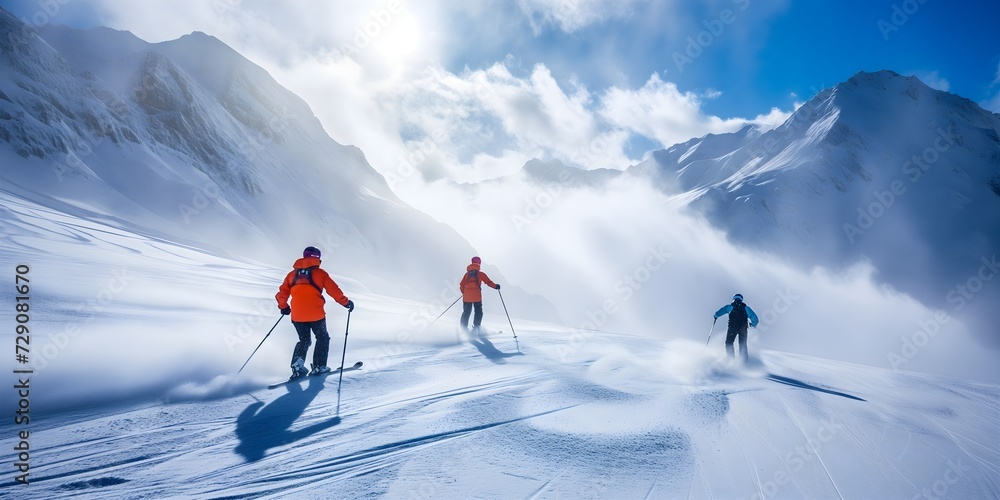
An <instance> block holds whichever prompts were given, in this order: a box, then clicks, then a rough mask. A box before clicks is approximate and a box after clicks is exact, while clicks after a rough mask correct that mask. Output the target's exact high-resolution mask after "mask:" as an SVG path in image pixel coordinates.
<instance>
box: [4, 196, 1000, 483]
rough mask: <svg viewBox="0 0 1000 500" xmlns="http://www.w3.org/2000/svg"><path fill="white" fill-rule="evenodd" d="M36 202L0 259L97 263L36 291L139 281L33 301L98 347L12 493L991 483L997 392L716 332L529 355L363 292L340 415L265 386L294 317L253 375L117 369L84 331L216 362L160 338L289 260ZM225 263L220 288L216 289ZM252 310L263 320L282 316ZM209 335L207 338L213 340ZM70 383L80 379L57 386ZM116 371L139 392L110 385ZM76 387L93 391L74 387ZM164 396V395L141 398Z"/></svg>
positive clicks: (41, 418) (224, 321)
mask: <svg viewBox="0 0 1000 500" xmlns="http://www.w3.org/2000/svg"><path fill="white" fill-rule="evenodd" d="M0 195H2V193H0ZM25 206H27V205H25ZM24 210H27V209H21V211H19V212H18V214H19V215H18V216H17V217H12V218H10V219H4V222H3V224H21V223H23V224H21V225H20V226H19V227H20V229H18V231H19V235H20V236H18V240H17V241H18V242H20V243H18V244H17V245H15V246H13V247H11V249H12V250H13V251H14V252H13V253H6V254H4V255H3V256H0V260H4V259H6V260H10V259H13V258H19V257H20V256H23V255H29V254H31V253H32V252H33V250H32V248H36V247H37V246H38V244H37V243H36V241H41V240H46V242H47V243H46V244H47V245H51V244H66V245H73V248H74V249H75V256H76V257H75V258H76V259H77V260H79V261H81V262H88V263H90V264H91V265H88V266H82V267H80V268H79V269H77V270H76V271H75V274H71V275H62V276H56V275H55V274H52V271H51V269H59V267H57V266H55V265H54V264H53V263H52V262H49V261H48V260H46V257H45V256H44V255H34V256H33V257H32V262H33V268H34V270H33V273H36V274H34V275H33V276H34V277H35V278H37V280H38V282H41V283H46V282H48V283H55V282H60V281H59V280H62V282H67V281H68V282H70V283H71V284H72V285H71V286H72V287H76V288H80V289H87V290H89V289H94V290H100V289H101V288H100V287H101V286H104V284H105V283H106V282H107V279H108V276H109V273H108V270H109V269H114V267H115V266H119V265H121V266H127V268H128V269H129V273H130V274H132V275H134V276H135V278H134V284H130V285H129V287H128V289H127V290H126V291H125V292H124V293H122V294H121V295H120V296H115V297H114V299H113V300H112V301H111V302H110V303H109V304H107V306H106V311H103V312H102V313H101V314H95V315H94V318H93V319H91V320H87V321H92V323H87V322H83V321H81V320H80V319H79V315H74V314H73V313H72V312H70V310H71V309H72V305H73V304H74V303H80V302H83V300H84V299H85V298H81V297H79V296H73V295H72V294H69V295H66V296H62V295H58V293H57V292H55V291H47V290H44V289H41V291H43V292H45V294H44V295H42V294H35V296H34V298H35V299H36V300H37V302H35V303H34V304H41V303H45V304H48V305H49V307H50V308H51V312H48V313H47V314H46V315H44V316H38V317H37V318H38V321H39V324H41V325H44V326H45V328H47V329H49V330H51V331H59V330H60V329H61V328H62V327H63V325H64V324H65V323H66V322H73V321H78V322H80V324H81V325H82V326H83V327H85V328H89V329H88V330H85V333H83V334H82V335H85V336H86V338H88V340H89V341H88V342H80V341H74V342H71V343H70V345H68V346H67V347H66V348H65V350H64V351H60V353H59V356H58V358H57V359H54V360H53V362H52V367H51V368H48V369H46V370H39V372H38V373H37V380H36V379H33V381H32V383H33V385H32V387H33V389H35V390H37V391H38V392H37V394H38V395H40V396H39V397H42V396H46V395H50V394H53V393H56V391H62V392H59V393H58V395H63V394H65V395H67V396H72V397H73V399H71V400H70V403H67V404H66V405H65V406H63V407H61V408H60V409H59V411H53V412H42V413H37V414H34V415H33V418H32V428H31V436H32V454H31V457H32V463H31V467H32V468H31V484H30V486H27V487H22V486H19V485H15V484H13V482H12V478H8V479H7V482H5V483H3V484H0V496H3V497H16V498H26V497H27V498H67V497H78V496H84V497H115V498H135V497H168V496H171V497H220V498H226V497H238V498H256V497H275V498H287V497H307V498H329V497H331V496H333V497H337V498H366V497H386V498H414V497H416V498H484V497H485V498H498V497H499V498H564V497H570V498H679V497H687V498H751V497H756V498H802V497H811V498H836V497H841V498H897V497H913V496H915V495H921V494H923V492H925V491H931V492H934V493H935V494H937V493H939V492H940V491H941V490H945V491H944V493H943V494H939V495H938V496H946V497H952V498H979V497H996V496H997V493H998V492H1000V479H998V478H1000V469H998V466H997V464H998V463H1000V440H998V439H997V437H998V436H997V429H998V428H1000V404H998V403H997V401H998V400H1000V388H998V387H996V386H991V385H988V384H977V383H970V382H964V381H961V380H956V379H948V378H944V377H935V376H929V375H919V374H913V373H902V372H892V371H888V370H884V369H878V368H871V367H865V366H860V365H852V364H848V363H840V362H834V361H828V360H822V359H818V358H811V357H807V356H801V355H793V354H786V353H778V352H764V353H762V354H761V358H760V360H759V361H756V360H755V362H754V364H753V365H752V366H751V367H750V368H748V369H741V368H734V367H731V366H729V365H728V364H727V363H726V362H725V361H724V360H721V359H720V358H718V357H716V356H718V355H721V352H719V351H721V345H720V344H718V343H717V344H714V345H713V346H712V350H710V351H708V352H707V353H706V350H705V349H704V346H703V345H701V344H698V345H695V344H692V343H688V342H684V341H662V340H655V339H648V338H643V337H641V336H635V335H622V334H611V333H600V332H590V333H589V335H588V336H587V337H585V341H583V342H580V341H579V336H578V333H579V332H575V331H573V330H571V329H568V328H563V327H559V326H557V325H536V326H537V327H536V328H521V327H519V328H518V332H519V335H518V338H519V340H520V345H521V349H520V351H521V352H520V353H518V352H516V351H515V348H514V342H513V338H512V337H511V336H510V335H509V334H492V335H489V336H487V337H485V338H479V339H470V338H461V337H459V336H456V335H452V334H450V333H442V332H441V331H428V332H424V336H426V338H423V337H419V336H411V337H410V340H408V341H400V340H399V339H398V337H396V336H395V334H394V333H391V332H389V333H387V332H385V331H384V328H386V326H385V324H383V323H379V322H377V321H370V320H371V318H370V317H366V316H378V317H385V316H392V315H395V316H396V317H399V318H407V317H409V316H410V314H412V308H413V307H414V305H413V304H412V303H409V302H405V301H400V300H398V299H394V298H391V297H381V296H378V295H374V294H370V293H369V294H357V295H355V296H356V297H360V298H361V300H360V301H359V303H364V304H366V307H371V309H359V310H358V311H357V313H356V317H357V322H353V321H352V323H351V326H352V330H351V339H352V340H351V344H350V347H349V349H348V351H349V352H348V362H353V361H357V360H362V361H364V362H365V364H364V366H363V367H362V368H361V369H360V370H356V371H352V372H348V373H345V374H344V377H343V387H342V405H341V407H340V408H341V411H340V414H339V415H338V414H337V404H336V401H337V391H336V378H331V377H325V378H315V379H308V380H306V381H303V382H301V383H296V384H289V385H287V386H284V387H282V388H278V389H276V390H268V389H266V387H265V386H266V385H267V379H268V378H269V377H277V376H278V375H275V374H276V373H279V372H280V371H281V370H284V369H285V368H284V366H285V364H286V363H287V355H288V351H287V349H290V347H291V344H290V342H291V343H293V342H294V339H293V336H292V335H291V333H290V330H289V328H290V327H289V325H287V324H285V325H282V326H283V327H285V330H284V333H281V332H279V333H278V334H277V335H276V339H275V340H273V341H270V342H271V343H269V344H268V345H267V346H265V347H264V348H262V349H261V352H260V353H258V355H257V357H256V358H254V359H253V362H252V363H251V364H250V365H248V367H247V370H246V371H245V372H244V374H243V376H242V377H239V378H237V377H233V376H232V375H218V371H215V372H212V371H205V372H204V373H199V372H197V371H195V372H194V373H182V372H178V371H177V370H178V368H177V366H179V365H161V367H164V366H165V367H166V368H167V369H168V370H174V371H173V372H171V374H172V375H173V376H174V377H176V379H174V380H173V381H172V382H171V381H164V380H162V379H163V375H157V374H153V375H150V377H152V378H154V379H160V380H159V381H156V382H155V383H152V382H149V381H148V380H126V377H125V375H129V374H134V375H136V376H138V375H142V374H141V373H135V372H134V369H133V366H121V363H122V361H123V360H122V358H121V357H114V356H112V357H110V358H108V359H113V360H114V361H115V362H114V363H111V364H109V363H108V361H106V359H105V358H103V357H98V358H95V357H94V356H95V354H99V353H95V352H94V351H92V350H90V349H91V347H90V346H92V345H103V343H105V342H107V341H128V342H132V343H136V342H137V340H136V339H134V337H135V335H134V332H135V331H140V332H141V334H142V335H141V336H140V337H139V338H140V339H141V340H140V341H138V342H141V343H140V344H135V345H136V346H139V347H142V346H144V345H146V344H149V343H151V342H153V344H152V345H153V348H154V349H156V350H157V351H156V352H154V353H152V354H146V353H144V352H143V351H134V350H130V351H127V352H129V353H130V355H131V354H145V356H146V357H143V358H137V359H136V360H133V361H130V362H132V363H136V364H137V365H136V366H142V365H141V363H144V362H149V360H157V362H160V363H169V362H170V361H169V360H173V359H179V360H183V361H190V362H191V364H197V363H199V362H201V363H205V362H207V363H209V364H211V365H218V364H219V363H218V362H219V361H220V359H217V358H206V359H207V361H205V360H202V359H201V358H198V357H197V356H192V354H190V353H189V352H188V351H183V350H177V351H176V352H175V351H171V350H169V349H176V346H177V345H184V344H186V343H193V344H198V345H201V346H202V348H203V349H208V350H216V351H223V350H224V349H225V348H226V347H227V346H225V345H223V343H222V341H221V340H220V339H219V337H220V334H219V333H218V332H220V331H222V332H225V331H232V330H233V326H234V325H236V324H237V320H238V319H241V318H247V317H248V314H249V313H248V310H252V309H253V308H252V307H251V306H250V305H249V304H247V302H249V301H251V300H257V299H256V297H260V296H261V295H262V294H263V295H269V294H271V293H273V281H274V279H275V277H274V276H272V274H275V273H273V272H272V271H271V270H269V269H267V268H265V267H262V266H259V265H251V264H246V263H239V262H233V261H230V260H227V259H224V258H221V257H218V256H211V255H207V254H204V253H201V252H198V251H197V250H194V249H192V248H189V247H184V246H179V245H173V244H171V243H169V242H166V241H160V240H157V239H156V238H153V237H145V236H140V235H136V234H132V233H129V232H128V231H127V230H120V229H115V230H111V229H108V230H101V231H97V230H96V229H99V228H102V227H104V226H103V225H102V224H99V223H93V224H91V222H92V221H91V222H88V223H79V224H78V223H77V222H75V221H74V220H73V218H72V217H69V218H67V219H66V221H64V222H65V223H62V222H60V223H50V224H49V225H48V226H45V225H38V224H37V221H39V220H40V219H41V218H42V217H41V216H35V215H26V214H28V212H26V211H24ZM22 219H24V220H22ZM71 226H72V227H76V228H79V229H78V230H77V229H69V228H70V227H71ZM97 233H99V234H100V237H98V236H97ZM81 242H86V243H85V244H82V243H81ZM19 245H23V246H19ZM9 267H10V266H8V268H9ZM47 269H48V270H49V271H46V270H47ZM221 271H225V275H226V276H227V278H226V287H224V288H223V287H219V286H217V285H216V283H217V282H218V273H219V272H221ZM47 273H48V274H47ZM277 275H278V276H279V277H280V273H277ZM144 280H145V282H144ZM164 283H176V284H183V285H186V286H187V288H184V289H183V290H185V291H186V293H185V295H184V296H175V295H167V296H165V295H163V294H162V292H161V290H160V289H161V288H162V287H163V286H164V285H163V284H164ZM219 294H226V295H225V296H227V297H228V300H227V301H225V302H226V307H227V308H228V309H229V310H228V311H219V310H218V308H211V310H210V312H204V311H209V308H207V307H206V306H203V305H202V304H208V303H213V302H218V300H217V298H218V296H219ZM53 306H55V307H53ZM33 307H34V306H33ZM199 307H201V308H202V309H198V308H199ZM271 308H273V304H270V303H269V304H268V309H267V311H272V309H271ZM193 311H195V312H193ZM365 311H367V312H365ZM192 314H193V315H194V317H193V318H188V316H191V315H192ZM267 314H268V315H270V314H271V313H270V312H268V313H267ZM258 315H259V313H258ZM249 317H251V318H252V317H255V316H253V315H252V314H250V315H249ZM272 319H273V318H272ZM453 319H454V318H452V320H453ZM503 319H505V318H488V321H490V320H497V321H500V322H502V320H503ZM150 320H153V321H150ZM331 321H338V322H339V321H340V318H339V317H337V318H336V319H332V320H331ZM442 321H449V320H448V319H447V318H444V319H442ZM514 322H515V324H519V325H520V324H522V322H520V321H518V320H517V318H516V317H515V318H514ZM259 323H260V325H262V326H261V327H260V328H264V329H266V328H267V327H268V326H269V324H270V323H271V319H268V320H266V321H265V320H261V321H260V322H259ZM138 325H141V326H138ZM256 328H257V327H255V329H256ZM442 328H444V327H442ZM227 329H228V330H227ZM330 329H331V334H332V337H333V339H332V344H331V352H336V351H337V350H338V348H339V346H340V345H342V344H340V343H339V342H341V340H339V339H338V338H337V335H336V333H335V331H336V327H334V326H333V323H331V326H330ZM279 330H280V329H279ZM255 331H256V330H255ZM209 333H210V334H211V335H214V337H210V338H212V341H211V342H208V343H206V342H204V336H205V335H206V334H209ZM39 339H40V340H41V341H42V342H44V341H45V340H46V339H45V338H44V337H39ZM157 339H159V340H158V341H159V342H163V343H160V344H158V345H157V344H156V343H155V342H154V341H157ZM163 339H166V340H165V341H164V340H163ZM256 343H257V341H256V338H248V339H242V340H241V343H238V344H237V345H236V346H235V347H234V348H232V349H231V350H230V356H229V357H226V358H224V359H222V360H221V361H224V364H227V365H229V364H231V365H233V366H232V369H233V371H235V369H236V367H237V366H238V365H239V364H240V363H242V362H243V360H244V359H245V356H246V355H248V353H249V351H250V350H251V349H252V348H253V347H254V346H255V345H256ZM387 346H389V347H394V348H398V349H388V348H387ZM131 347H132V346H129V348H130V349H131ZM229 347H231V346H229ZM112 354H114V353H112ZM168 354H169V355H170V356H173V357H168ZM150 356H153V357H150ZM162 359H168V361H162ZM666 359H670V360H675V362H673V363H667V362H664V360H666ZM98 367H99V368H100V369H99V370H98V369H97V368H98ZM116 368H117V369H118V370H119V371H120V372H121V375H122V376H116V375H115V372H112V371H111V370H113V369H116ZM95 371H97V372H101V373H99V374H97V375H92V373H94V372H95ZM130 376H131V375H130ZM281 376H284V374H282V375H281ZM70 378H72V379H74V382H75V383H74V384H69V385H67V384H65V381H66V380H68V379H70ZM58 381H62V382H63V383H57V382H58ZM270 381H271V382H274V381H275V380H273V379H272V380H270ZM36 383H37V386H36V385H35V384H36ZM115 383H117V384H124V385H115V386H112V385H107V384H115ZM150 384H152V385H150ZM74 388H75V389H76V390H77V391H80V390H88V391H90V392H87V393H84V394H83V395H79V394H73V392H74V391H73V389H74ZM122 389H131V390H130V391H125V392H121V394H122V397H121V398H114V397H113V396H109V395H104V394H101V393H103V392H108V393H111V394H115V390H122ZM34 394H36V393H35V391H33V395H34ZM97 396H100V397H97ZM48 397H49V398H50V399H53V398H55V397H54V396H48ZM101 397H103V399H101ZM156 397H159V398H161V400H163V402H160V403H150V401H149V400H150V399H151V398H154V399H155V398H156ZM129 398H131V399H129ZM33 402H34V400H33ZM44 403H49V401H46V400H42V401H39V402H38V404H39V405H40V406H39V407H40V408H41V407H44ZM5 404H6V403H5ZM33 409H34V408H33ZM5 428H6V427H5ZM14 445H15V443H14V439H13V432H4V433H3V434H0V446H3V447H6V449H12V448H13V446H14Z"/></svg>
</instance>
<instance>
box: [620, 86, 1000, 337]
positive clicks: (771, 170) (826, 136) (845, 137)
mask: <svg viewBox="0 0 1000 500" xmlns="http://www.w3.org/2000/svg"><path fill="white" fill-rule="evenodd" d="M634 171H635V172H636V173H644V174H646V175H648V174H649V173H651V172H652V173H653V175H652V176H651V178H652V179H653V181H654V182H656V183H658V184H659V185H660V186H661V187H662V189H664V190H665V191H667V192H668V193H670V194H673V195H675V197H676V199H677V200H679V201H680V202H683V203H689V204H692V205H693V206H694V207H695V208H698V209H699V210H703V211H704V212H705V213H706V214H707V215H708V216H709V218H710V220H711V221H712V222H714V223H715V224H716V225H718V226H719V227H722V228H725V229H726V230H727V232H728V234H729V237H730V238H731V239H733V240H735V241H737V242H740V243H742V244H746V245H751V246H756V247H760V248H764V249H767V250H771V251H773V252H775V253H777V254H779V255H783V256H786V258H792V259H794V260H796V261H798V262H800V263H802V264H805V265H809V266H815V265H827V266H829V265H844V264H848V263H851V262H856V261H859V260H867V261H869V262H872V263H873V264H874V265H875V266H876V268H877V269H878V272H879V276H880V278H881V279H883V280H884V281H885V282H886V283H888V284H890V285H891V286H893V287H894V288H896V289H898V290H901V291H903V292H906V293H910V294H912V295H913V296H914V297H917V298H918V299H919V300H922V301H926V303H928V304H932V305H933V306H934V307H948V306H949V303H948V302H947V301H946V299H945V297H946V296H947V291H948V289H949V288H951V287H954V286H955V283H962V282H964V280H965V279H967V278H968V273H969V272H970V270H969V268H970V266H971V267H972V269H973V270H974V269H975V268H976V267H977V266H979V265H980V260H981V259H982V258H984V256H985V257H986V258H987V259H988V258H989V256H990V255H991V254H992V253H993V252H995V251H996V248H998V247H1000V234H998V233H997V232H996V228H997V227H1000V115H997V114H994V113H991V112H989V111H986V110H984V109H982V108H981V107H980V106H979V105H977V104H976V103H975V102H973V101H970V100H969V99H965V98H963V97H961V96H957V95H954V94H951V93H948V92H943V91H939V90H935V89H932V88H930V87H928V86H927V85H925V84H924V83H923V82H921V81H920V80H919V79H917V78H915V77H910V76H902V75H899V74H898V73H895V72H892V71H879V72H874V73H869V72H859V73H857V74H855V75H854V76H852V77H851V78H850V79H849V80H847V81H846V82H843V83H840V84H838V85H836V86H834V87H831V88H828V89H825V90H823V91H820V92H818V93H817V94H816V96H814V97H813V98H812V99H810V100H809V101H808V102H806V103H805V104H803V105H802V106H801V107H800V108H799V109H797V110H796V111H795V113H793V114H792V115H791V116H790V118H789V119H788V120H787V121H786V122H785V123H783V124H782V125H781V126H779V127H777V128H775V129H773V130H770V131H768V132H766V133H764V134H761V135H760V136H758V137H749V136H748V135H746V134H744V133H743V131H741V132H740V133H734V134H725V135H722V136H706V137H703V138H700V139H695V140H692V141H689V142H687V143H684V144H680V145H675V146H673V147H671V148H669V149H667V150H664V151H660V152H657V153H656V154H654V155H653V156H652V157H651V158H650V160H647V161H646V162H644V163H643V164H640V165H637V166H636V167H634ZM915 269H919V270H921V271H920V272H918V273H916V272H914V270H915ZM991 300H992V299H991V298H988V297H977V301H976V304H978V305H977V306H973V307H964V306H965V305H966V304H964V303H963V311H962V313H963V315H964V316H965V317H966V318H967V319H969V320H970V321H974V322H975V321H980V320H982V321H984V323H983V325H985V324H987V323H988V321H986V319H985V318H987V317H988V316H989V314H990V313H989V311H988V310H987V309H988V308H986V309H980V310H979V311H978V312H975V311H973V309H976V308H978V307H979V306H982V305H983V304H987V303H990V301H991ZM993 302H994V303H995V301H993ZM976 318H978V319H976ZM986 329H988V328H985V326H984V331H985V330H986ZM992 342H996V340H995V339H994V340H992Z"/></svg>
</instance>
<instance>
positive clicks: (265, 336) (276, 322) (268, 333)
mask: <svg viewBox="0 0 1000 500" xmlns="http://www.w3.org/2000/svg"><path fill="white" fill-rule="evenodd" d="M284 317H285V315H284V314H282V315H281V317H279V318H278V321H275V322H274V326H272V327H271V329H270V330H268V331H267V335H264V340H267V338H268V337H270V336H271V332H273V331H274V328H275V327H276V326H278V323H279V322H281V318H284ZM264 340H261V341H260V343H259V344H257V349H260V346H262V345H264ZM257 349H254V350H253V352H252V353H250V358H252V357H253V355H254V354H257ZM250 358H247V360H246V361H245V362H243V366H241V367H240V371H238V372H236V374H237V375H239V374H240V372H242V371H243V369H244V368H246V367H247V363H249V362H250Z"/></svg>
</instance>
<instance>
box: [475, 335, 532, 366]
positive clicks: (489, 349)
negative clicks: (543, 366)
mask: <svg viewBox="0 0 1000 500" xmlns="http://www.w3.org/2000/svg"><path fill="white" fill-rule="evenodd" d="M469 343H470V344H472V345H474V346H475V347H476V349H478V350H479V353H480V354H482V355H483V356H485V357H486V359H488V360H490V361H492V362H494V363H497V364H500V363H503V362H504V359H505V358H509V357H511V356H523V355H524V353H523V352H503V351H501V350H500V349H497V347H496V346H495V345H493V342H490V339H488V338H486V337H477V336H475V335H472V338H470V339H469Z"/></svg>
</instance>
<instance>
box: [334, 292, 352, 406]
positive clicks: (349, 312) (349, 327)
mask: <svg viewBox="0 0 1000 500" xmlns="http://www.w3.org/2000/svg"><path fill="white" fill-rule="evenodd" d="M350 330H351V311H350V310H348V311H347V328H345V329H344V352H343V353H342V354H341V355H340V378H339V379H338V380H337V416H338V417H339V416H340V384H341V382H343V381H344V360H345V359H346V358H347V333H348V332H349V331H350Z"/></svg>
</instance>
